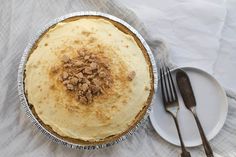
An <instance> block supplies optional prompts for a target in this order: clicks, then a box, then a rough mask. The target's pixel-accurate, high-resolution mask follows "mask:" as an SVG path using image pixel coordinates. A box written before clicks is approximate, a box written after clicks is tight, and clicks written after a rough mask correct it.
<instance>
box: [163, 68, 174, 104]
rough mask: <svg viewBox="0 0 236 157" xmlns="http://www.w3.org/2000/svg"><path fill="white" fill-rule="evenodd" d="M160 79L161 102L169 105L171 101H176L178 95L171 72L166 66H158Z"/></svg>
mask: <svg viewBox="0 0 236 157" xmlns="http://www.w3.org/2000/svg"><path fill="white" fill-rule="evenodd" d="M160 81H161V92H162V99H163V103H164V104H165V105H171V104H172V102H177V101H178V97H177V94H176V90H175V86H174V82H173V79H172V76H171V72H170V69H169V68H168V67H163V68H160Z"/></svg>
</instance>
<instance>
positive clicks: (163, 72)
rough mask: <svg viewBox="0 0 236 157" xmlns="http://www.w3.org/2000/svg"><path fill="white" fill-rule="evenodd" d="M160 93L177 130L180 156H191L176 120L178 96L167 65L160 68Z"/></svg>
mask: <svg viewBox="0 0 236 157" xmlns="http://www.w3.org/2000/svg"><path fill="white" fill-rule="evenodd" d="M160 81H161V93H162V100H163V104H164V107H165V110H166V112H167V113H169V114H170V115H171V116H172V117H173V119H174V121H175V125H176V128H177V131H178V136H179V140H180V144H181V149H182V153H181V157H191V155H190V153H189V152H188V151H187V150H186V148H185V145H184V142H183V140H182V136H181V133H180V129H179V124H178V121H177V113H178V110H179V102H178V97H177V94H176V90H175V85H174V82H173V79H172V76H171V73H170V69H169V68H168V67H164V68H161V69H160Z"/></svg>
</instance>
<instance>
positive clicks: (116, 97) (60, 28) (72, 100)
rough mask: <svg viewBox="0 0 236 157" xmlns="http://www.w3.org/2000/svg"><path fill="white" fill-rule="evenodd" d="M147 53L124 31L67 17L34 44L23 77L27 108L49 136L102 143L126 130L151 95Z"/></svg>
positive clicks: (101, 20) (97, 19) (102, 21)
mask: <svg viewBox="0 0 236 157" xmlns="http://www.w3.org/2000/svg"><path fill="white" fill-rule="evenodd" d="M153 84H154V79H153V73H152V66H151V62H150V60H149V57H148V55H147V53H146V49H145V48H144V46H143V45H142V43H141V42H140V40H139V39H138V38H137V37H136V36H135V34H133V33H132V32H131V31H130V30H129V29H128V28H126V27H125V26H123V25H122V24H120V23H117V22H115V21H112V20H110V19H107V18H105V17H101V16H79V17H72V18H68V19H66V20H64V21H61V22H59V23H57V24H55V25H53V26H51V27H50V28H49V29H48V30H47V31H45V33H43V34H42V35H41V36H40V38H39V39H38V40H37V41H36V42H35V44H34V46H33V48H32V49H31V52H30V55H29V57H28V60H27V63H26V66H25V73H24V87H25V88H24V89H25V94H26V97H27V101H28V104H29V106H30V108H31V110H32V113H33V114H34V116H35V117H36V118H37V119H38V121H39V122H40V123H41V125H43V127H45V128H46V129H47V130H48V131H50V132H51V133H52V134H54V135H56V136H57V137H60V138H62V139H65V140H67V141H70V142H73V143H83V144H91V143H104V142H108V141H113V140H116V139H118V138H119V137H121V136H122V135H124V134H126V133H127V132H128V131H130V130H131V129H132V128H133V127H134V126H135V125H136V124H137V123H138V122H139V121H140V120H141V119H142V118H143V116H144V114H145V113H146V111H147V108H148V107H149V105H150V103H151V99H152V96H153V92H154V87H153Z"/></svg>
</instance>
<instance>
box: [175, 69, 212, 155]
mask: <svg viewBox="0 0 236 157" xmlns="http://www.w3.org/2000/svg"><path fill="white" fill-rule="evenodd" d="M176 81H177V85H178V88H179V91H180V94H181V96H182V98H183V101H184V104H185V106H186V107H187V108H188V110H190V111H191V112H192V114H193V116H194V118H195V121H196V123H197V127H198V130H199V133H200V136H201V139H202V144H203V147H204V150H205V153H206V155H207V157H214V155H213V151H212V149H211V146H210V144H209V142H208V140H207V138H206V136H205V133H204V131H203V128H202V125H201V123H200V121H199V119H198V117H197V113H196V100H195V97H194V93H193V89H192V86H191V83H190V79H189V77H188V75H187V73H186V72H184V71H183V70H181V69H179V70H177V72H176Z"/></svg>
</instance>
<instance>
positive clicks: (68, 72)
mask: <svg viewBox="0 0 236 157" xmlns="http://www.w3.org/2000/svg"><path fill="white" fill-rule="evenodd" d="M85 52H86V53H85ZM61 61H62V71H61V73H60V75H59V78H58V80H59V81H60V82H61V83H62V84H63V85H64V86H65V87H66V89H67V90H68V91H69V92H72V93H73V94H74V95H75V97H76V99H77V100H78V101H79V102H81V103H83V104H89V103H91V102H93V99H94V97H96V96H99V95H102V94H104V93H105V92H106V90H107V89H108V88H110V87H111V86H112V83H113V80H112V77H111V72H110V69H109V64H108V63H107V62H105V61H107V60H106V59H103V58H102V57H98V56H96V55H94V54H92V53H90V52H87V51H85V50H79V51H78V55H77V56H76V57H75V58H70V57H69V56H66V55H64V56H63V57H62V58H61ZM55 71H57V68H56V67H53V68H52V72H55Z"/></svg>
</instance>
